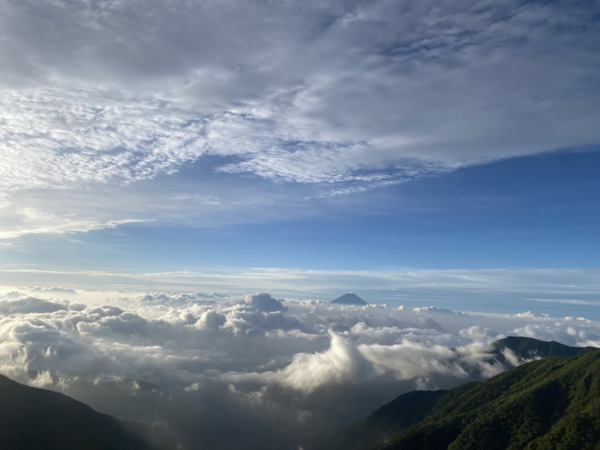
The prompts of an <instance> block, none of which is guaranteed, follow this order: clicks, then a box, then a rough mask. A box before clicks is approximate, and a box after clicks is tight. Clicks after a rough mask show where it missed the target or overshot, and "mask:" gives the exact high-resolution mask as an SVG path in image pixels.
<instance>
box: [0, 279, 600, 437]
mask: <svg viewBox="0 0 600 450" xmlns="http://www.w3.org/2000/svg"><path fill="white" fill-rule="evenodd" d="M508 335H519V336H529V337H534V338H537V339H542V340H557V341H559V342H562V343H565V344H568V345H578V346H584V345H594V346H600V323H598V322H595V321H590V320H586V319H583V318H575V317H565V318H552V317H548V316H536V315H533V314H530V313H524V314H517V315H500V314H478V313H464V312H462V313H457V312H453V311H448V310H444V309H439V308H432V307H423V308H409V307H391V306H386V305H368V306H351V305H348V306H346V305H334V304H329V303H325V302H322V301H311V300H306V301H299V300H283V299H275V298H273V297H272V296H271V295H269V294H255V295H247V296H240V297H229V296H224V295H220V294H215V293H210V294H204V293H194V294H190V293H139V294H131V293H129V294H124V293H106V294H98V293H95V294H92V293H90V294H89V295H87V294H86V293H85V292H74V291H71V290H60V289H46V290H42V289H37V290H34V289H20V290H15V291H6V292H5V293H4V294H2V296H1V300H0V373H2V374H4V375H7V376H9V377H11V378H13V379H16V380H18V381H20V382H24V383H27V384H29V385H33V386H38V387H44V388H48V389H52V390H56V391H60V392H63V393H65V394H67V395H70V396H72V397H74V398H76V399H78V400H81V401H84V402H86V403H88V404H90V405H91V406H92V407H94V408H95V409H97V410H99V411H101V412H105V413H109V414H112V415H114V416H116V417H118V418H120V419H125V420H133V421H139V422H146V423H150V424H154V426H155V427H158V428H161V429H164V430H167V431H168V432H169V433H172V434H174V435H176V436H179V437H180V438H181V440H182V442H185V443H186V446H185V447H182V448H188V447H189V448H233V449H235V448H240V449H241V448H245V449H247V448H261V449H269V448H298V447H299V446H302V445H306V443H307V442H308V441H309V440H310V438H311V437H312V436H314V435H318V434H319V433H322V432H324V431H326V430H328V429H330V428H331V427H335V426H339V425H342V424H345V423H348V422H351V421H353V420H357V419H360V418H362V417H364V416H365V415H366V414H368V413H369V412H371V411H373V410H374V409H375V408H377V407H378V406H381V405H382V404H384V403H386V402H388V401H391V400H393V399H394V398H395V397H396V396H398V395H399V394H402V393H404V392H407V391H411V390H415V389H437V388H450V387H453V386H456V385H459V384H462V383H464V382H466V381H470V380H474V379H485V378H487V377H490V376H493V375H495V374H497V373H500V372H501V371H503V370H506V369H507V368H509V367H510V366H511V365H516V364H519V363H520V362H522V361H520V360H518V358H516V357H515V355H511V354H509V353H507V354H506V355H505V356H506V357H507V358H506V361H504V362H499V361H497V360H496V359H494V358H492V357H491V355H490V352H491V347H490V345H489V344H490V343H492V342H493V341H494V340H497V339H499V338H502V337H505V336H508Z"/></svg>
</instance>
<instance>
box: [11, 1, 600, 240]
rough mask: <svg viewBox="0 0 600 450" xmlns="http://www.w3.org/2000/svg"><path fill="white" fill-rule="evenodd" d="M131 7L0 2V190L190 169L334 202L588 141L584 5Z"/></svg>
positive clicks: (131, 179)
mask: <svg viewBox="0 0 600 450" xmlns="http://www.w3.org/2000/svg"><path fill="white" fill-rule="evenodd" d="M142 3H143V4H142ZM142 3H140V2H137V1H128V2H118V1H111V2H109V1H106V2H105V1H103V2H77V3H72V2H67V1H63V0H59V1H40V2H35V5H34V4H33V3H31V2H28V1H18V2H17V1H12V0H10V1H6V2H4V3H3V6H2V17H1V19H0V26H1V27H2V30H3V39H2V42H0V65H1V66H2V67H3V70H2V74H1V75H0V84H1V85H2V92H1V93H0V105H1V108H0V111H1V112H0V124H1V125H2V126H1V127H0V150H1V153H2V156H1V160H0V162H1V164H0V189H2V190H3V191H5V192H7V191H8V192H10V191H15V190H19V191H22V192H23V193H22V194H21V197H20V198H23V196H25V195H26V194H25V191H24V190H28V189H32V188H44V189H46V188H59V189H62V192H61V195H64V196H68V193H67V192H68V191H70V190H75V189H78V190H81V188H82V186H85V187H86V188H87V189H88V190H89V191H90V192H91V191H94V190H95V189H96V187H97V184H98V183H101V184H107V185H110V186H113V193H114V194H116V192H118V190H119V189H120V188H121V187H122V186H123V184H128V183H129V184H131V183H137V182H140V181H142V180H152V179H155V178H156V177H158V176H161V175H164V174H175V173H177V172H178V171H181V170H182V169H183V168H187V167H190V166H192V165H194V164H195V165H200V166H206V167H207V168H208V169H207V170H208V172H210V173H213V174H215V173H216V174H217V175H216V176H218V174H221V175H223V174H230V175H237V176H239V175H244V174H249V175H252V176H253V177H259V178H262V179H264V180H267V181H269V182H273V181H274V182H278V183H280V187H281V186H282V185H286V187H288V186H287V185H289V184H290V183H291V184H297V183H301V184H316V185H319V189H318V190H317V192H310V193H307V192H302V193H301V196H302V198H319V197H335V196H340V195H349V194H352V193H356V192H362V191H364V190H366V189H370V188H373V187H383V186H386V185H393V184H397V183H399V182H404V181H406V180H411V179H414V178H418V177H420V176H423V175H427V174H436V173H439V172H440V171H448V170H453V169H455V168H457V167H464V166H468V165H473V164H480V163H484V162H488V161H492V160H498V159H502V158H507V157H512V156H519V155H527V154H535V153H539V152H544V151H550V150H555V149H560V148H574V147H581V146H586V145H591V144H595V143H597V142H598V140H599V138H600V135H599V134H598V131H597V129H598V127H596V126H595V124H596V123H597V122H598V119H599V117H598V114H599V110H598V105H597V102H595V101H594V99H595V98H596V95H595V94H596V91H597V81H598V80H597V75H596V74H597V73H598V70H597V68H598V64H599V61H598V59H597V52H596V51H595V50H596V48H597V47H598V39H599V38H598V34H597V33H596V32H595V31H594V30H595V28H594V24H593V14H588V12H589V9H588V8H592V7H593V6H590V5H587V6H586V3H585V2H584V3H582V4H580V5H579V6H573V5H567V4H563V3H562V2H553V3H528V4H522V3H519V2H509V3H508V4H503V5H498V4H496V3H493V2H488V1H467V2H463V3H461V4H460V5H452V6H448V5H437V4H434V3H432V2H419V3H415V2H411V1H402V2H389V1H384V0H381V1H376V2H366V3H365V2H337V1H327V2H308V3H307V2H303V3H302V5H299V4H295V3H280V4H265V3H262V2H256V1H242V0H240V1H235V2H229V3H214V2H211V3H205V2H196V1H191V2H184V1H175V0H173V1H167V2H165V1H160V2H159V1H146V2H142ZM240 36H243V39H241V38H240ZM549 73H552V74H553V76H551V77H550V76H548V74H549ZM211 158H212V159H211ZM215 158H216V159H215ZM208 161H210V163H209V162H208ZM173 179H174V180H178V178H177V177H176V176H174V178H173ZM178 181H179V180H178ZM321 185H322V186H321ZM205 187H206V185H205V184H204V182H203V181H199V182H198V184H197V186H196V190H198V191H200V194H201V195H204V192H203V191H204V188H205ZM90 195H91V194H90ZM290 195H291V196H293V195H296V193H295V192H292V193H291V194H290ZM115 197H116V195H115ZM14 199H16V197H15V198H14ZM286 201H287V199H284V200H282V202H281V203H279V204H285V203H286ZM116 203H118V202H116ZM141 215H143V216H144V217H141V219H143V220H146V219H151V218H154V216H156V215H160V214H159V213H157V211H156V210H153V209H152V206H151V204H150V206H148V207H147V208H146V210H145V211H144V212H143V214H141ZM130 218H131V217H123V216H122V215H120V211H119V209H118V207H117V208H116V210H115V211H112V213H111V217H109V218H108V220H99V219H96V223H107V224H108V223H110V221H119V220H127V219H130ZM138 218H140V217H138ZM91 221H92V222H93V219H91ZM65 227H67V228H69V227H68V225H67V224H66V222H65ZM71 228H72V229H73V230H77V229H79V228H81V227H79V226H73V227H71ZM31 230H35V228H33V227H32V228H31ZM39 230H43V228H40V229H39ZM32 232H33V231H32Z"/></svg>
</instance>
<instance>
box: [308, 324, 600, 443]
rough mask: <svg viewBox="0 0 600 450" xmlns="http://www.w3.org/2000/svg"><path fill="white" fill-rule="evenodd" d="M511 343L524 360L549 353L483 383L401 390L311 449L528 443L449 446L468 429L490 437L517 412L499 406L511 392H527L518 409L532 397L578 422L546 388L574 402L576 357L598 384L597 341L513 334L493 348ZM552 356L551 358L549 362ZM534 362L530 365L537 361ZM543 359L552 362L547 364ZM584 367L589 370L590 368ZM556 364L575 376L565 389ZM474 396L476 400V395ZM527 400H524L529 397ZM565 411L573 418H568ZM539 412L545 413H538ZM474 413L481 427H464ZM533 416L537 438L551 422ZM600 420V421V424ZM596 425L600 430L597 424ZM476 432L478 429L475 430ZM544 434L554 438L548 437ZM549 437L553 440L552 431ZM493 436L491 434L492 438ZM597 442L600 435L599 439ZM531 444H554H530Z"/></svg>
mask: <svg viewBox="0 0 600 450" xmlns="http://www.w3.org/2000/svg"><path fill="white" fill-rule="evenodd" d="M506 350H510V351H512V352H513V353H514V355H515V356H517V357H518V358H519V359H520V360H530V359H533V358H545V359H541V360H538V361H533V362H532V363H526V364H523V365H521V366H519V367H517V368H515V369H512V370H509V371H507V372H504V373H502V374H500V375H498V376H496V377H494V378H491V379H490V380H487V381H484V382H473V383H467V384H465V385H462V386H459V387H457V388H455V389H451V390H437V391H413V392H409V393H406V394H403V395H400V396H399V397H397V398H396V399H395V400H393V401H392V402H390V403H387V404H385V405H383V406H382V407H380V408H379V409H377V410H376V411H374V412H373V413H372V414H370V415H369V416H367V417H366V418H365V419H363V420H361V421H359V422H356V423H353V424H351V425H348V426H346V427H344V428H342V429H339V430H338V431H337V432H334V433H330V434H329V435H328V436H326V437H325V438H324V439H322V440H321V441H319V442H318V443H317V444H316V445H315V446H314V447H312V448H327V449H331V450H335V449H340V450H341V449H348V450H352V449H354V450H359V449H361V450H362V449H370V448H377V446H378V445H380V446H382V447H381V448H385V449H396V448H400V449H421V448H423V449H425V448H427V449H438V448H456V449H463V448H465V449H466V448H486V449H495V448H498V449H500V448H502V449H504V448H524V447H525V444H526V443H527V442H529V441H527V442H525V440H519V439H520V438H515V439H517V440H516V441H515V442H518V443H519V444H518V445H517V446H512V447H511V445H512V444H511V441H510V438H507V439H508V440H506V439H505V440H504V441H502V444H498V445H496V444H494V442H487V441H484V440H481V441H480V444H481V445H479V444H477V445H475V444H474V443H473V442H471V441H467V440H465V439H466V438H461V440H459V441H458V442H459V443H460V444H458V443H457V444H455V445H456V446H454V447H453V446H452V445H451V444H453V442H454V440H455V439H457V438H458V437H459V435H461V433H463V431H464V432H468V433H471V434H469V436H477V435H478V433H481V436H485V429H486V427H492V428H494V427H496V425H494V423H495V421H496V420H508V419H510V415H511V414H514V411H513V412H511V409H510V408H508V409H505V410H502V409H501V408H500V405H502V404H503V402H504V401H505V400H506V398H507V397H511V396H512V395H516V396H517V397H520V396H522V401H521V402H520V403H519V402H517V404H518V405H519V406H518V407H519V408H527V407H528V406H527V402H533V404H534V406H531V405H530V406H529V407H530V409H531V408H534V409H536V408H538V409H541V410H543V411H545V410H547V409H548V410H549V411H551V412H548V411H545V412H546V413H547V415H548V416H552V414H555V415H556V421H558V420H559V418H561V417H563V416H564V417H565V420H566V421H567V422H568V423H571V422H570V421H573V423H579V421H578V420H576V419H573V418H572V417H571V412H572V411H576V408H577V407H576V406H571V407H570V409H568V408H569V407H567V406H565V407H561V408H558V409H553V408H554V407H555V406H556V405H549V404H548V403H547V401H546V400H545V398H546V397H547V396H548V395H550V396H556V398H558V399H561V400H560V402H563V405H568V404H569V398H570V397H569V396H570V395H571V393H570V392H571V390H572V389H575V390H577V389H579V388H573V387H572V386H571V383H574V382H576V381H577V380H578V379H579V378H578V377H579V375H573V377H572V379H570V378H569V377H570V375H568V373H569V371H570V370H571V369H570V368H571V366H570V362H573V364H574V365H573V371H574V372H577V371H580V372H581V373H583V372H585V373H587V376H588V377H589V383H590V386H591V385H592V384H594V383H595V384H597V385H600V350H599V349H597V348H595V347H570V346H567V345H564V344H560V343H558V342H553V341H551V342H544V341H539V340H537V339H532V338H525V337H514V336H511V337H508V338H505V339H501V340H499V341H496V342H495V343H493V344H492V355H494V357H495V358H496V359H498V360H499V361H502V360H503V358H505V356H504V352H505V351H506ZM588 355H589V356H588ZM591 355H596V356H591ZM578 358H589V360H588V359H583V360H582V362H579V363H575V361H578V360H579V359H578ZM547 361H550V362H549V363H548V362H547ZM553 361H554V362H553ZM534 363H535V364H534ZM530 364H533V366H531V365H530ZM545 364H550V365H549V366H545ZM563 366H564V367H563ZM575 366H577V368H575ZM592 366H593V367H595V369H593V368H592ZM586 367H587V368H589V369H590V370H589V371H587V369H586ZM553 368H560V369H561V370H563V371H564V372H565V378H561V379H570V380H571V381H569V382H563V384H562V385H561V384H560V383H559V385H560V388H559V387H558V385H556V386H557V387H552V386H555V383H556V381H553V378H552V377H553V376H554V375H555V374H554V371H553V370H554V369H553ZM594 370H595V372H594ZM498 380H500V381H498ZM513 385H514V386H515V387H514V389H512V390H511V386H513ZM499 386H501V388H499ZM598 391H599V394H598V395H597V398H596V401H597V403H594V405H596V406H593V407H592V408H594V407H597V408H598V411H597V412H598V413H599V414H598V416H597V417H598V418H599V420H600V389H599V390H598ZM594 395H596V394H594ZM517 397H515V398H517ZM473 398H476V399H477V400H472V399H473ZM523 399H526V401H525V400H523ZM560 402H559V403H560ZM592 403H593V402H592ZM515 407H516V406H515ZM581 407H583V406H581ZM584 409H585V407H584ZM567 410H568V411H567ZM495 411H502V414H504V415H505V416H506V417H505V416H502V417H501V418H500V417H499V416H495V415H494V413H495ZM517 411H521V410H520V409H519V410H517ZM486 414H488V415H486ZM567 416H569V417H571V418H566V417H567ZM539 417H542V415H541V413H540V416H539ZM544 417H546V416H544ZM450 418H455V419H456V420H454V421H452V420H450ZM481 418H486V419H481ZM477 420H481V421H482V423H481V424H480V427H479V426H477V427H476V429H477V431H476V432H475V431H469V430H464V429H463V428H462V427H463V424H468V423H470V422H471V421H477ZM486 420H487V421H486ZM544 420H546V419H544ZM585 420H588V419H585ZM528 423H529V425H528V426H530V427H532V428H531V429H532V430H537V431H536V433H538V434H539V435H538V434H536V435H535V436H533V435H532V437H531V439H530V440H534V437H535V439H538V438H539V439H542V436H543V435H545V434H546V433H545V431H548V430H550V429H552V426H550V425H549V424H548V423H547V422H544V423H545V425H544V426H540V427H538V428H535V420H534V419H532V420H530V421H529V422H528ZM597 425H600V423H598V424H597ZM474 426H475V425H474ZM544 427H545V428H544ZM467 428H468V427H467ZM598 429H599V430H600V428H598ZM503 431H504V432H505V434H508V435H510V434H511V433H512V432H513V431H515V430H513V427H512V426H511V427H509V428H508V429H506V430H503ZM473 433H475V434H474V435H473ZM542 433H543V434H542ZM431 436H434V437H435V438H432V437H431ZM444 436H446V438H444ZM553 436H554V434H553ZM431 439H433V440H431ZM444 439H446V440H444ZM544 439H546V438H544ZM547 439H550V437H548V438H547ZM552 439H555V437H553V438H552ZM490 440H493V439H491V437H490ZM542 441H543V440H542ZM542 441H540V442H542ZM552 442H554V441H552ZM596 442H600V440H597V441H596ZM386 443H387V444H386ZM509 444H510V445H509ZM521 444H523V445H522V446H520V445H521ZM453 445H454V444H453ZM536 445H537V444H536ZM449 446H450V447H449ZM528 448H529V447H528ZM531 448H553V447H552V446H550V447H536V446H533V447H531ZM565 448H573V449H574V448H585V447H565Z"/></svg>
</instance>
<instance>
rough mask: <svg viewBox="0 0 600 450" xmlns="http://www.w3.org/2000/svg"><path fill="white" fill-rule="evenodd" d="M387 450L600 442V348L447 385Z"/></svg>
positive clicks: (584, 445)
mask: <svg viewBox="0 0 600 450" xmlns="http://www.w3.org/2000/svg"><path fill="white" fill-rule="evenodd" d="M381 448H382V449H387V450H391V449H411V450H414V449H440V448H449V449H486V450H493V449H549V448H552V449H559V448H562V449H573V450H575V449H588V448H589V449H593V448H600V350H599V351H594V352H590V353H587V354H584V355H581V356H575V357H549V358H545V359H542V360H537V361H533V362H530V363H527V364H524V365H522V366H519V367H517V368H515V369H512V370H510V371H508V372H505V373H503V374H500V375H498V376H496V377H494V378H492V379H490V380H488V381H485V382H483V383H474V384H471V385H467V386H464V387H461V388H458V389H456V390H451V391H448V392H447V394H446V395H445V396H444V397H443V399H442V402H441V403H438V404H437V405H436V407H435V409H434V411H433V412H431V413H430V414H428V415H427V416H426V417H425V418H424V419H423V420H422V421H421V422H420V423H419V424H417V425H415V426H414V427H412V428H410V429H409V430H408V431H406V433H404V434H403V435H402V436H401V437H400V438H398V439H396V440H395V441H393V442H390V443H389V444H387V445H384V446H382V447H381Z"/></svg>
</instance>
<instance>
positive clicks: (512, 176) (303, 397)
mask: <svg viewBox="0 0 600 450" xmlns="http://www.w3.org/2000/svg"><path fill="white" fill-rule="evenodd" d="M598 23H600V4H599V3H598V1H591V0H590V1H585V0H584V1H578V0H575V1H573V0H571V1H511V0H507V1H503V2H497V1H488V0H457V1H453V2H441V1H433V0H419V1H410V0H370V1H352V0H349V1H336V0H319V1H313V0H305V1H268V0H220V1H200V0H0V67H1V70H0V373H2V374H5V375H7V376H10V377H11V378H13V379H16V380H18V381H21V382H24V383H27V384H30V385H34V386H39V387H45V388H49V389H53V390H56V391H60V392H63V393H66V394H68V395H70V396H72V397H74V398H76V399H78V400H81V401H84V402H86V403H88V404H90V405H91V406H92V407H94V408H95V409H97V410H98V411H101V412H105V413H109V414H114V415H116V416H117V417H118V418H121V419H128V420H136V421H142V422H147V423H153V424H154V425H155V426H161V427H165V428H166V429H167V431H169V432H172V433H175V434H176V435H177V436H180V437H181V438H182V439H183V440H184V441H185V442H187V443H188V445H189V447H190V448H192V449H193V448H198V447H202V446H203V445H204V446H205V447H206V448H227V449H237V448H240V449H241V448H244V449H247V448H250V449H252V448H257V449H259V448H260V449H270V448H278V449H281V448H290V449H292V448H293V449H297V448H299V446H300V445H302V444H303V442H302V440H303V437H305V436H307V433H309V432H320V431H325V430H326V429H328V427H333V426H338V425H341V424H344V423H348V422H350V421H352V420H357V419H360V418H361V417H364V415H366V414H368V413H369V412H371V411H372V410H373V409H375V408H376V407H378V406H380V405H381V404H383V403H385V402H387V401H391V400H392V399H393V398H395V397H396V396H397V395H399V394H401V393H403V392H408V391H410V390H414V389H436V388H450V387H453V386H457V385H460V384H462V383H464V382H466V381H469V380H474V379H485V378H488V377H490V376H493V375H495V374H497V373H499V372H501V371H503V370H506V369H508V368H510V367H512V366H514V365H517V364H520V363H522V362H523V361H522V360H519V359H518V358H517V357H516V356H515V355H514V354H510V353H506V354H505V357H506V360H505V361H504V362H499V361H496V360H493V358H492V357H491V356H490V351H491V347H490V344H491V343H492V342H494V341H495V340H497V339H500V338H503V337H506V336H509V335H519V336H527V337H532V338H537V339H542V340H557V341H559V342H562V343H565V344H568V345H576V346H587V345H590V346H596V347H598V346H600V308H599V306H600V263H599V260H600V250H599V249H600V203H599V201H598V199H599V196H598V192H600V176H599V172H600V127H598V123H600V102H599V101H598V99H599V98H600V52H599V51H598V49H600V30H599V29H598ZM348 291H353V292H355V293H357V294H358V295H360V296H361V297H362V298H363V299H365V300H366V301H368V302H369V303H370V305H368V306H339V305H337V306H336V305H330V304H328V303H326V302H328V301H329V300H331V299H334V298H336V297H338V296H340V295H342V294H344V293H346V292H348ZM198 418H200V419H198Z"/></svg>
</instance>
